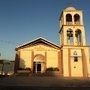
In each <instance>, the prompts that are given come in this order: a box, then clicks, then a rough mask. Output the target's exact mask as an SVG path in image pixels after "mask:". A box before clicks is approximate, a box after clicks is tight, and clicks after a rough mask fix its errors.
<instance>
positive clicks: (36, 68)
mask: <svg viewBox="0 0 90 90" xmlns="http://www.w3.org/2000/svg"><path fill="white" fill-rule="evenodd" d="M33 72H34V73H43V72H45V56H43V55H41V54H37V55H35V56H34V60H33Z"/></svg>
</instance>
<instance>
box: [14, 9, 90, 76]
mask: <svg viewBox="0 0 90 90" xmlns="http://www.w3.org/2000/svg"><path fill="white" fill-rule="evenodd" d="M59 22H60V31H59V34H60V45H59V46H58V45H56V44H53V43H52V42H50V41H48V40H45V39H43V38H38V39H36V40H33V41H31V42H29V43H26V44H23V45H21V46H19V47H17V48H16V60H15V62H16V64H15V70H16V71H17V70H18V68H31V70H32V71H33V73H34V72H35V73H37V72H41V73H44V72H45V71H46V69H47V68H50V67H53V68H58V69H59V72H60V74H61V75H62V76H64V77H89V76H90V61H89V46H87V45H86V36H85V27H84V22H83V12H82V10H77V9H75V8H74V7H67V8H66V9H64V10H63V11H62V13H61V15H60V18H59Z"/></svg>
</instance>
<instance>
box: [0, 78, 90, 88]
mask: <svg viewBox="0 0 90 90" xmlns="http://www.w3.org/2000/svg"><path fill="white" fill-rule="evenodd" d="M0 86H30V87H90V78H85V79H83V78H60V77H39V76H38V77H37V76H35V77H30V76H12V77H4V78H0Z"/></svg>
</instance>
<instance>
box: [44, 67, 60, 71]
mask: <svg viewBox="0 0 90 90" xmlns="http://www.w3.org/2000/svg"><path fill="white" fill-rule="evenodd" d="M46 71H59V69H58V68H57V67H56V68H53V67H50V68H47V69H46Z"/></svg>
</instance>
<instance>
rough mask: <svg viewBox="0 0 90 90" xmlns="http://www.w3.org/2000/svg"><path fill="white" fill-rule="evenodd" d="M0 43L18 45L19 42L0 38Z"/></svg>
mask: <svg viewBox="0 0 90 90" xmlns="http://www.w3.org/2000/svg"><path fill="white" fill-rule="evenodd" d="M0 42H1V43H7V44H12V45H15V44H16V45H20V44H19V43H16V42H12V41H8V40H7V41H5V40H0Z"/></svg>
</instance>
